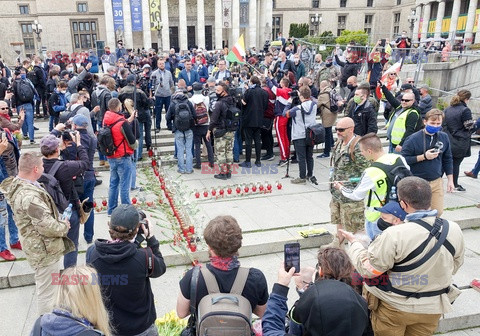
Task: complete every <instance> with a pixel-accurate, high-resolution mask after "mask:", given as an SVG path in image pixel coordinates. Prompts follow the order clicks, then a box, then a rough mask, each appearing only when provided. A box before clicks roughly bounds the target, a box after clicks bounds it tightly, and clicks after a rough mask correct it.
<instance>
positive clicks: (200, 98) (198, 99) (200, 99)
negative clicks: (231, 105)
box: [188, 92, 210, 126]
mask: <svg viewBox="0 0 480 336" xmlns="http://www.w3.org/2000/svg"><path fill="white" fill-rule="evenodd" d="M188 100H190V102H191V103H192V104H193V108H194V109H195V104H200V103H201V102H203V103H204V104H205V106H206V108H207V112H208V122H207V123H206V124H202V125H201V126H206V125H208V124H210V110H209V109H208V106H209V103H210V98H209V97H208V96H204V95H203V94H201V93H196V92H194V94H193V96H192V97H191V98H188Z"/></svg>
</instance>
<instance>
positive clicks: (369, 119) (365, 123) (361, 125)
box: [348, 99, 378, 136]
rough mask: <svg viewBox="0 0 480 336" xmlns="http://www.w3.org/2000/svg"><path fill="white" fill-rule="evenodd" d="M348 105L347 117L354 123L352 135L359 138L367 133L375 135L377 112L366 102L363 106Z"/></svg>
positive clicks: (376, 130)
mask: <svg viewBox="0 0 480 336" xmlns="http://www.w3.org/2000/svg"><path fill="white" fill-rule="evenodd" d="M356 107H357V104H350V110H349V111H348V116H349V117H350V118H352V119H353V121H354V123H355V128H354V133H355V134H357V135H360V136H364V135H365V134H368V133H377V132H378V126H377V112H376V111H375V108H374V107H373V105H372V104H371V103H370V102H369V101H368V99H367V100H366V101H365V103H364V104H363V105H360V106H358V108H357V109H355V108H356Z"/></svg>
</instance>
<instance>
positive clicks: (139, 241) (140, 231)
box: [135, 210, 150, 247]
mask: <svg viewBox="0 0 480 336" xmlns="http://www.w3.org/2000/svg"><path fill="white" fill-rule="evenodd" d="M138 217H139V218H138V219H139V223H140V224H139V226H138V232H137V236H136V237H135V244H136V245H137V247H141V244H142V243H143V241H144V240H145V237H144V235H146V233H145V232H144V231H143V227H142V224H143V225H145V227H146V228H147V230H150V228H149V225H148V220H147V215H146V214H145V212H143V211H142V210H139V211H138Z"/></svg>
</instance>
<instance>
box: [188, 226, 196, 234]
mask: <svg viewBox="0 0 480 336" xmlns="http://www.w3.org/2000/svg"><path fill="white" fill-rule="evenodd" d="M188 231H190V233H195V226H193V225H190V226H189V227H188Z"/></svg>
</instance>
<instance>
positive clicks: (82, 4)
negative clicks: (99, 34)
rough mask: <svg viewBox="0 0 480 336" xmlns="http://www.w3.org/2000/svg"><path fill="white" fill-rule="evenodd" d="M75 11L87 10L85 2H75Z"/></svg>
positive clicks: (83, 11)
mask: <svg viewBox="0 0 480 336" xmlns="http://www.w3.org/2000/svg"><path fill="white" fill-rule="evenodd" d="M77 12H79V13H86V12H88V7H87V3H86V2H78V3H77Z"/></svg>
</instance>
